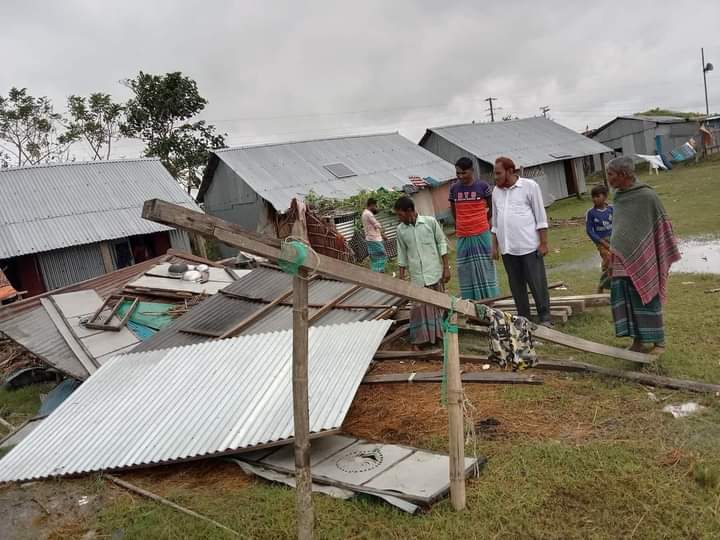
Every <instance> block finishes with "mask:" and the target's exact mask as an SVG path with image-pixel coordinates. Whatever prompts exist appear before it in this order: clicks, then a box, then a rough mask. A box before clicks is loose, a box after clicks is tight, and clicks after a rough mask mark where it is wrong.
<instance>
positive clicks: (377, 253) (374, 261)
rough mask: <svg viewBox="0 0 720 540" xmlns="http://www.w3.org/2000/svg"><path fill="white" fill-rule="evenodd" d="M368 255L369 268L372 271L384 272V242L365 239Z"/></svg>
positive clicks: (385, 256)
mask: <svg viewBox="0 0 720 540" xmlns="http://www.w3.org/2000/svg"><path fill="white" fill-rule="evenodd" d="M367 247H368V255H369V256H370V270H372V271H373V272H385V263H386V262H387V254H386V253H385V244H384V243H383V242H378V241H374V240H368V241H367Z"/></svg>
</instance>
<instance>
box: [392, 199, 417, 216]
mask: <svg viewBox="0 0 720 540" xmlns="http://www.w3.org/2000/svg"><path fill="white" fill-rule="evenodd" d="M395 210H402V211H403V212H407V211H408V210H415V203H414V202H413V200H412V199H411V198H410V197H408V196H407V195H403V196H402V197H400V198H399V199H398V200H397V201H395Z"/></svg>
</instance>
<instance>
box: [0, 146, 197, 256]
mask: <svg viewBox="0 0 720 540" xmlns="http://www.w3.org/2000/svg"><path fill="white" fill-rule="evenodd" d="M153 198H158V199H163V200H165V201H168V202H172V203H175V204H180V205H182V206H185V207H187V208H191V209H192V210H197V211H201V210H200V208H199V207H198V206H197V205H196V204H195V202H194V201H193V200H192V199H191V198H190V196H189V195H187V193H185V192H184V191H183V189H182V188H181V187H180V185H179V184H178V183H177V182H176V181H175V179H174V178H173V177H172V176H170V173H169V172H168V171H167V170H166V169H165V167H163V165H162V163H160V161H159V160H157V159H138V160H125V161H90V162H83V163H63V164H57V165H40V166H36V167H23V168H19V169H0V201H2V204H0V238H2V241H1V242H0V259H6V258H11V257H17V256H19V255H25V254H28V253H38V252H42V251H49V250H53V249H61V248H65V247H69V246H75V245H81V244H90V243H93V242H100V241H103V240H112V239H115V238H125V237H127V236H134V235H137V234H150V233H154V232H158V231H168V230H171V228H170V227H166V226H164V225H160V224H158V223H154V222H152V221H147V220H144V219H142V217H141V212H142V206H143V203H144V202H145V201H146V200H148V199H153Z"/></svg>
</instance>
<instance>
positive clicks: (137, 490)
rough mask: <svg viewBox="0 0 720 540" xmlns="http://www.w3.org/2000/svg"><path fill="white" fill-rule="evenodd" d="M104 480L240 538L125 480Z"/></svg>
mask: <svg viewBox="0 0 720 540" xmlns="http://www.w3.org/2000/svg"><path fill="white" fill-rule="evenodd" d="M105 478H107V479H108V480H110V481H111V482H112V483H113V484H117V485H118V486H120V487H123V488H125V489H127V490H129V491H133V492H135V493H137V494H138V495H142V496H143V497H147V498H148V499H152V500H153V501H156V502H159V503H161V504H164V505H166V506H169V507H170V508H173V509H175V510H177V511H178V512H182V513H183V514H187V515H188V516H192V517H194V518H197V519H201V520H203V521H207V522H208V523H210V524H212V525H214V526H215V527H218V528H219V529H222V530H224V531H227V532H229V533H230V534H232V535H233V536H238V537H239V536H240V533H239V532H237V531H234V530H232V529H231V528H229V527H226V526H225V525H223V524H222V523H219V522H217V521H215V520H214V519H210V518H209V517H207V516H203V515H202V514H198V513H197V512H194V511H192V510H190V509H189V508H185V507H184V506H180V505H179V504H175V503H174V502H172V501H169V500H167V499H166V498H164V497H161V496H160V495H156V494H155V493H153V492H152V491H147V490H145V489H142V488H140V487H138V486H136V485H134V484H131V483H130V482H126V481H125V480H121V479H120V478H118V477H117V476H113V475H112V474H106V475H105Z"/></svg>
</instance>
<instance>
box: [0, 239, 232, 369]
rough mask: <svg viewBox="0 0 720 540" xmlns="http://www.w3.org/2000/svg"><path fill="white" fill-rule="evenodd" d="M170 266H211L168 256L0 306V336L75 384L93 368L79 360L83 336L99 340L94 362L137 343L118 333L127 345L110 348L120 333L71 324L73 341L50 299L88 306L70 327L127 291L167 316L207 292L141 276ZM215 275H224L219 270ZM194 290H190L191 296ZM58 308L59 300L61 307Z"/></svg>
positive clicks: (180, 255)
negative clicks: (162, 307) (174, 306)
mask: <svg viewBox="0 0 720 540" xmlns="http://www.w3.org/2000/svg"><path fill="white" fill-rule="evenodd" d="M173 263H179V264H186V265H199V264H204V265H208V266H215V264H214V263H212V262H211V261H208V260H206V259H203V258H200V257H195V256H193V255H190V254H188V253H182V252H176V251H174V250H170V251H169V252H168V253H167V254H166V255H161V256H159V257H155V258H153V259H149V260H147V261H144V262H142V263H139V264H136V265H133V266H128V267H126V268H122V269H120V270H116V271H114V272H110V273H109V274H105V275H101V276H99V277H96V278H93V279H90V280H86V281H83V282H81V283H76V284H73V285H69V286H67V287H63V288H60V289H56V290H54V291H52V292H50V293H44V294H42V295H39V296H35V297H31V298H28V299H25V300H21V301H17V302H14V303H12V304H8V305H6V306H2V307H0V332H1V333H3V334H5V335H6V336H7V337H9V338H10V339H12V340H13V341H15V342H16V343H18V344H19V345H21V346H22V347H24V348H25V349H27V350H28V351H30V352H31V353H32V354H34V355H35V356H36V357H38V358H39V359H40V360H41V361H42V362H43V363H44V364H46V365H47V366H48V367H50V368H52V369H54V370H57V371H59V372H60V373H63V374H65V375H67V376H69V377H73V378H75V379H80V380H83V379H86V378H87V377H88V376H89V375H90V372H91V371H94V370H93V366H92V362H90V364H91V365H88V361H87V359H86V358H85V356H84V354H88V352H89V351H86V350H84V349H85V348H86V347H84V345H85V344H84V343H82V344H79V345H78V344H77V339H86V338H88V337H90V336H89V335H88V334H97V335H98V337H97V338H95V339H96V340H97V342H98V347H103V348H104V351H103V354H99V356H105V355H112V353H115V352H117V351H118V350H119V349H124V348H127V347H129V346H130V345H137V344H138V343H139V342H140V339H135V338H133V337H132V336H129V335H127V334H126V333H125V332H122V334H124V338H125V339H126V340H127V341H126V342H121V343H115V344H113V340H115V341H117V340H118V336H119V333H117V334H116V332H114V331H105V332H102V331H96V332H88V331H87V330H85V331H81V329H80V327H79V326H78V325H77V324H75V330H76V331H77V332H78V333H80V334H81V337H78V336H75V335H73V333H72V332H73V330H72V328H68V326H67V325H66V321H65V317H63V316H62V315H63V311H62V306H59V307H60V313H58V311H57V310H56V309H55V306H56V303H55V302H53V301H52V298H53V297H58V298H60V299H63V298H69V296H68V295H79V297H77V298H76V303H78V302H79V303H80V304H81V305H82V304H85V303H87V302H89V304H88V307H81V308H80V312H81V313H78V312H77V311H76V312H74V313H72V314H71V315H70V316H69V318H70V319H73V322H74V323H77V322H78V318H79V316H80V315H89V314H92V313H91V312H95V311H96V309H92V307H93V306H96V305H97V302H98V301H99V300H100V299H102V300H105V299H107V298H108V297H110V296H112V295H115V294H118V293H122V291H123V290H126V293H127V296H128V298H141V299H142V300H149V301H154V302H158V301H160V302H163V303H165V309H166V310H167V309H168V308H167V302H174V303H178V304H182V305H184V304H185V302H187V301H188V300H190V299H192V298H193V297H195V296H199V295H201V294H202V293H203V292H207V291H208V289H207V288H203V284H201V283H190V282H188V283H182V281H181V280H180V279H169V278H165V279H164V281H165V282H166V284H165V286H164V287H165V288H161V287H162V285H161V284H160V283H159V282H160V281H162V280H163V278H160V277H157V276H153V275H150V276H148V275H146V273H148V272H149V273H150V274H153V270H154V269H156V268H161V269H162V268H164V266H166V265H169V264H173ZM217 269H218V270H221V271H223V272H224V270H222V269H221V268H219V267H218V268H217ZM231 281H233V279H232V278H230V276H228V279H227V280H226V282H224V285H223V286H226V285H229V284H230V282H231ZM148 282H149V283H148ZM148 284H152V285H153V287H149V286H147V285H148ZM173 287H174V288H178V287H179V288H180V289H181V291H180V292H181V294H180V295H178V294H177V293H176V292H174V290H173ZM193 287H194V288H195V292H194V293H193V290H192V288H193ZM189 289H190V290H189ZM216 289H217V286H214V285H213V286H212V288H211V289H209V290H210V291H215V292H216ZM62 302H63V301H62V300H60V303H62ZM101 303H102V302H101ZM67 313H71V312H65V314H67ZM76 338H77V339H76ZM97 352H100V349H97Z"/></svg>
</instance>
